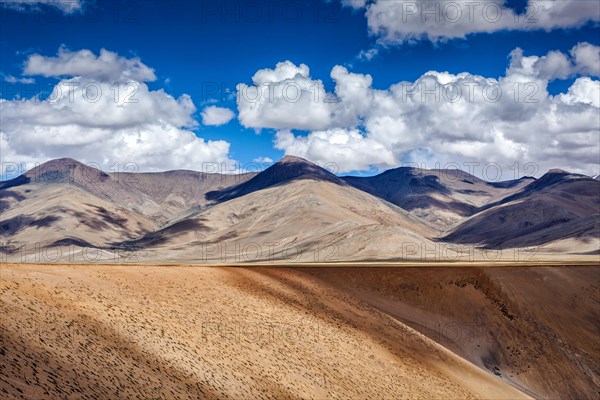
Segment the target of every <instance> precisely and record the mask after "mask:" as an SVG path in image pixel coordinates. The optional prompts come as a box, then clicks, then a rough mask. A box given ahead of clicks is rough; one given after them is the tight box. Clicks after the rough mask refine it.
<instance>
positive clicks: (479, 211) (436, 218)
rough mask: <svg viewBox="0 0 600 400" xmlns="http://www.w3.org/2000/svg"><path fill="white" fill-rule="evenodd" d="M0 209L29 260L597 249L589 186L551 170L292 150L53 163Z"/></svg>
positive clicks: (19, 181)
mask: <svg viewBox="0 0 600 400" xmlns="http://www.w3.org/2000/svg"><path fill="white" fill-rule="evenodd" d="M0 212H1V215H0V241H1V242H2V244H3V246H2V257H3V258H4V259H7V260H19V261H29V262H32V261H34V262H44V260H48V259H52V257H58V258H60V259H61V260H63V261H65V260H67V261H73V262H81V261H82V260H81V258H82V257H83V258H85V260H92V261H93V260H100V259H103V258H105V257H108V258H110V257H115V255H118V256H119V257H121V256H123V254H126V255H128V256H131V255H135V256H136V257H141V259H139V260H138V261H142V260H143V261H148V262H156V263H202V262H209V261H210V262H214V263H243V262H258V261H262V262H264V261H286V262H328V261H399V260H406V259H409V260H423V259H427V260H434V259H435V260H456V259H457V258H460V257H462V256H463V255H464V254H465V252H467V253H468V254H469V257H470V258H471V259H479V258H482V257H483V258H485V255H486V254H488V253H489V252H496V253H498V252H503V254H504V255H505V256H506V254H514V253H513V252H510V251H506V250H509V249H521V248H525V247H527V248H530V249H534V250H531V251H533V252H535V254H536V256H541V255H543V254H552V255H553V256H556V255H563V256H565V257H567V256H568V257H574V256H576V257H593V258H595V259H597V258H598V256H599V255H600V181H599V180H597V179H594V178H590V177H587V176H584V175H578V174H573V173H569V172H566V171H562V170H551V171H549V172H547V173H546V174H544V175H543V176H542V177H540V178H539V179H535V178H533V177H523V178H521V179H517V180H512V181H505V182H487V181H484V180H482V179H479V178H477V177H475V176H473V175H471V174H468V173H466V172H464V171H461V170H453V169H446V170H442V169H437V170H426V169H418V168H406V167H402V168H396V169H391V170H388V171H385V172H383V173H381V174H379V175H375V176H371V177H353V176H341V177H340V176H337V175H334V174H332V173H331V172H329V171H327V170H325V169H323V168H321V167H319V166H318V165H316V164H313V163H311V162H309V161H307V160H304V159H302V158H299V157H294V156H286V157H284V158H283V159H281V160H280V161H279V162H277V163H275V164H273V165H272V166H270V167H269V168H267V169H265V170H264V171H262V172H260V173H246V174H236V175H233V174H217V173H202V172H196V171H187V170H178V171H168V172H160V173H122V172H120V173H105V172H102V171H100V170H98V169H96V168H93V167H90V166H88V165H85V164H83V163H80V162H78V161H75V160H72V159H57V160H52V161H49V162H47V163H44V164H42V165H39V166H37V167H35V168H33V169H31V170H29V171H27V172H26V173H24V174H23V175H21V176H19V177H17V178H15V179H12V180H8V181H4V182H0ZM92 254H94V255H93V256H92ZM503 257H504V256H503ZM76 258H79V259H76ZM85 260H84V261H85Z"/></svg>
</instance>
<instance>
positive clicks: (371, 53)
mask: <svg viewBox="0 0 600 400" xmlns="http://www.w3.org/2000/svg"><path fill="white" fill-rule="evenodd" d="M377 54H379V49H377V48H376V47H373V48H370V49H368V50H361V51H360V53H358V56H357V58H358V59H359V60H362V61H371V60H372V59H373V58H375V57H376V56H377Z"/></svg>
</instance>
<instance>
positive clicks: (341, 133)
mask: <svg viewBox="0 0 600 400" xmlns="http://www.w3.org/2000/svg"><path fill="white" fill-rule="evenodd" d="M275 147H276V148H278V149H280V150H284V151H285V153H286V154H291V155H295V156H299V157H303V158H307V159H310V160H311V161H313V162H315V163H318V164H320V165H326V164H328V163H331V162H335V164H336V166H337V168H338V172H348V171H354V170H365V169H369V167H370V166H371V165H395V164H397V163H398V161H397V160H396V158H395V156H394V154H393V152H392V151H391V150H390V149H387V148H385V146H384V145H383V144H381V143H379V142H377V141H376V140H373V139H371V138H368V137H366V136H364V135H362V134H361V133H360V132H359V131H358V130H356V129H343V128H335V129H329V130H327V131H316V132H311V133H310V134H309V135H308V136H300V135H297V136H295V135H294V134H293V133H292V132H290V131H278V132H277V135H276V137H275Z"/></svg>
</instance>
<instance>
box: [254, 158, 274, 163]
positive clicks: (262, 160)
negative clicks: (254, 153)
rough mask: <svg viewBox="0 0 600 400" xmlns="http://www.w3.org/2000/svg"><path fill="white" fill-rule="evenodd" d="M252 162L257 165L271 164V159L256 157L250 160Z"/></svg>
mask: <svg viewBox="0 0 600 400" xmlns="http://www.w3.org/2000/svg"><path fill="white" fill-rule="evenodd" d="M252 162H255V163H259V164H272V163H273V159H272V158H271V157H257V158H255V159H254V160H252Z"/></svg>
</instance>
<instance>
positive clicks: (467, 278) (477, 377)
mask: <svg viewBox="0 0 600 400" xmlns="http://www.w3.org/2000/svg"><path fill="white" fill-rule="evenodd" d="M599 274H600V268H599V267H593V266H592V267H589V266H588V267H518V268H516V267H515V268H511V267H490V268H479V267H476V266H475V267H468V268H464V267H447V268H441V267H435V268H434V267H431V268H430V267H414V268H409V267H402V268H390V267H386V268H373V267H361V268H348V267H333V268H332V267H329V268H324V267H316V268H304V267H302V268H272V267H271V268H269V267H256V268H231V267H149V266H146V267H144V266H98V265H86V266H77V265H73V266H68V265H54V266H51V265H50V266H42V265H23V264H21V265H18V264H17V265H15V264H12V265H11V264H4V265H1V266H0V307H1V308H0V311H1V315H2V324H1V327H0V360H1V362H0V398H7V399H12V398H36V399H37V398H52V399H55V398H90V399H92V398H93V399H99V398H102V399H109V398H110V399H120V398H163V399H167V398H194V399H198V398H224V399H255V398H272V399H282V398H315V399H323V398H353V399H354V398H357V399H362V398H365V399H366V398H372V399H388V398H389V399H392V398H410V399H418V398H422V399H448V398H455V399H467V398H499V399H500V398H501V399H513V398H515V399H516V398H527V397H528V396H533V397H548V398H597V397H598V395H599V390H600V381H599V378H598V376H599V373H600V371H599V369H598V365H600V346H599V345H598V342H599V341H598V337H599V334H600V323H599V322H598V316H599V315H600V293H599V291H600V288H599V287H600V282H599Z"/></svg>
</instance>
